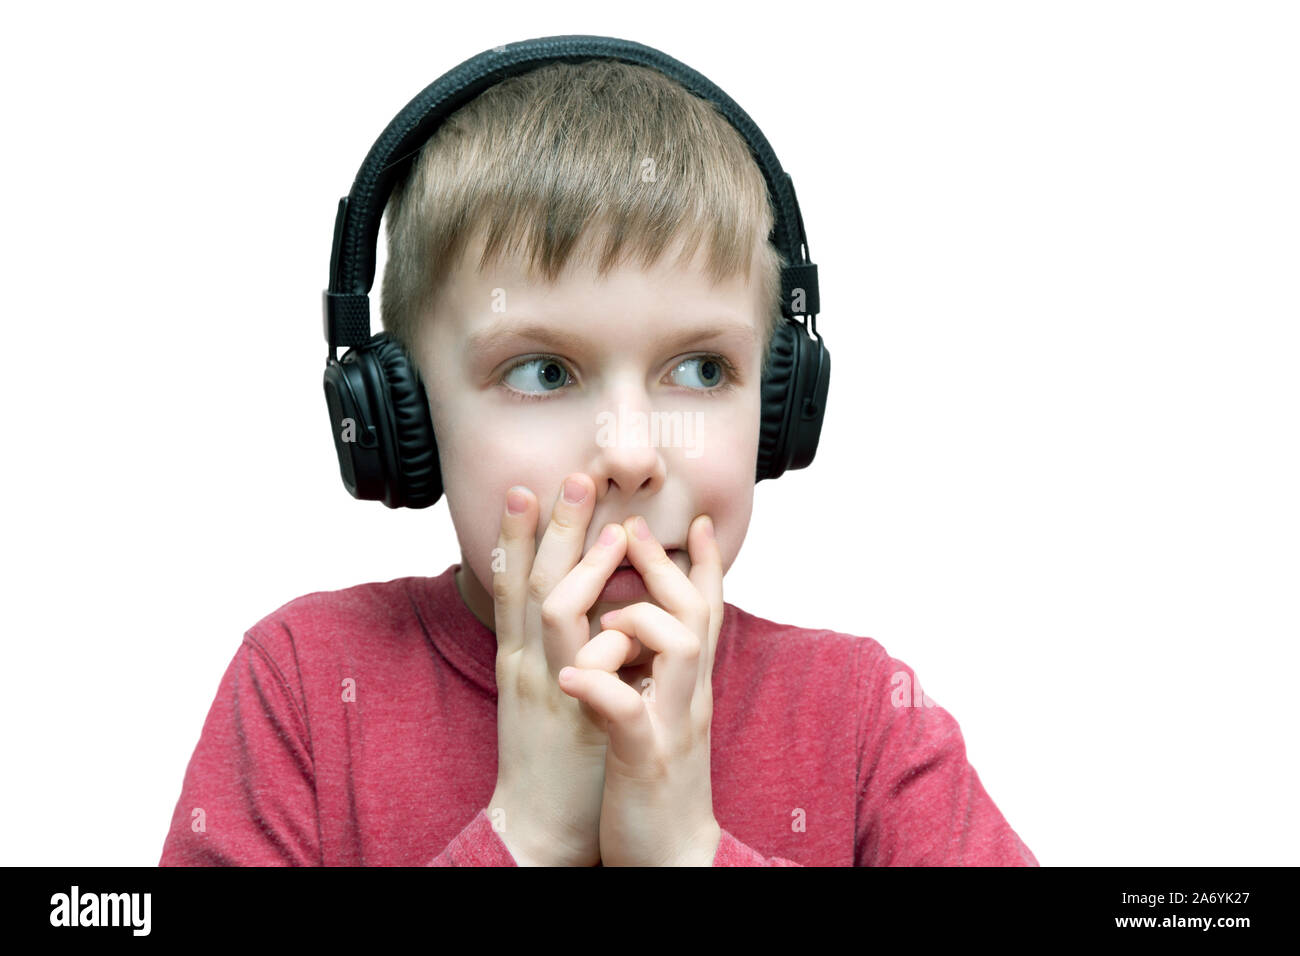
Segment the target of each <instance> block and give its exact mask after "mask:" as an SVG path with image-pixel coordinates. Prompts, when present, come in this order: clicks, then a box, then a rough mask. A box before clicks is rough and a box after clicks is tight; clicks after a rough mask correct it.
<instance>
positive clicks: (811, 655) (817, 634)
mask: <svg viewBox="0 0 1300 956" xmlns="http://www.w3.org/2000/svg"><path fill="white" fill-rule="evenodd" d="M726 614H727V618H726V628H725V633H727V634H728V635H729V636H733V637H735V638H738V639H739V640H740V641H741V642H743V643H744V645H745V650H746V651H747V652H756V653H758V654H760V655H764V656H767V657H772V658H788V657H797V658H801V659H813V660H819V659H820V660H834V661H848V662H851V663H854V664H858V663H859V662H860V663H862V664H865V665H867V666H874V665H876V664H877V663H878V662H880V661H881V660H882V659H884V660H888V659H889V655H888V654H887V653H886V652H885V649H884V647H882V646H881V645H880V644H879V643H878V642H877V641H875V640H874V639H873V638H870V637H865V636H863V635H859V634H850V633H847V632H844V631H836V630H833V629H830V628H824V627H801V626H799V625H797V624H785V623H781V622H779V621H773V620H769V619H768V618H764V617H760V616H759V615H757V614H751V613H750V612H749V611H746V610H744V609H743V608H739V607H736V606H735V605H734V604H727V605H726Z"/></svg>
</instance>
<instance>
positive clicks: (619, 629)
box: [561, 515, 723, 866]
mask: <svg viewBox="0 0 1300 956" xmlns="http://www.w3.org/2000/svg"><path fill="white" fill-rule="evenodd" d="M625 528H626V530H627V532H628V535H627V542H628V548H627V551H628V560H629V561H630V562H631V563H632V566H633V567H634V568H636V569H637V570H638V571H639V572H640V573H641V576H642V578H643V579H644V580H645V584H646V590H647V591H648V592H649V593H650V596H651V597H652V598H654V599H655V600H656V601H658V602H659V604H660V605H661V606H655V605H654V604H651V603H649V602H644V601H643V602H640V603H637V604H631V605H628V606H627V607H624V608H620V609H618V610H614V611H610V612H609V613H608V614H604V615H602V616H601V619H600V621H601V624H602V625H603V626H604V627H605V628H606V630H603V631H601V632H600V633H599V634H597V635H596V636H595V637H593V638H592V639H591V642H590V643H589V644H588V645H587V646H586V647H584V648H583V649H582V650H581V651H580V652H579V653H578V660H577V662H575V663H576V666H575V668H574V670H572V671H569V670H568V669H567V668H566V670H565V675H564V680H562V682H561V687H562V688H563V690H564V692H565V693H567V694H569V695H571V696H572V697H573V698H575V699H576V700H580V701H583V702H584V703H587V704H589V705H591V707H592V709H593V710H594V711H595V712H596V713H598V714H600V715H601V716H602V717H604V718H605V721H606V728H607V730H608V732H609V748H608V750H607V752H606V755H605V790H604V799H603V801H602V802H601V808H600V856H601V862H602V864H603V865H605V866H682V865H697V866H711V865H712V864H713V857H714V854H715V853H716V852H717V848H718V840H719V839H720V838H721V836H722V831H721V828H720V827H719V825H718V822H717V820H716V818H715V817H714V815H713V790H712V785H711V781H710V776H709V775H710V754H709V746H710V737H709V730H710V725H711V723H712V720H713V656H714V653H715V651H716V649H717V644H718V634H719V633H720V631H721V630H722V614H723V606H722V557H721V555H720V554H719V552H718V545H717V542H716V541H715V540H714V537H713V524H712V521H711V520H710V519H709V518H708V517H707V516H705V515H701V516H700V517H698V518H696V520H695V521H694V522H693V523H692V525H691V530H690V533H689V534H688V535H687V550H688V552H689V554H690V558H691V572H690V576H689V577H688V576H687V575H685V574H683V573H682V571H681V569H680V568H678V567H677V565H675V564H674V563H673V562H672V560H671V559H670V558H669V557H668V555H667V554H665V553H664V549H663V547H662V545H660V544H659V542H658V541H657V540H656V539H655V538H654V536H653V535H651V534H650V533H649V529H648V528H647V527H646V525H645V521H644V519H642V518H641V517H640V516H637V517H635V518H632V519H630V520H629V521H628V522H627V523H626V524H625ZM638 529H640V530H641V532H642V533H644V534H646V535H647V537H645V538H641V537H638V534H637V531H638ZM619 560H620V561H621V560H622V559H621V558H620V559H619ZM640 645H644V646H645V647H648V648H650V649H651V650H652V651H654V652H655V656H654V658H653V659H652V671H651V673H652V675H653V677H652V678H651V683H650V684H649V686H648V688H647V690H648V692H642V693H638V692H637V691H636V690H635V689H634V688H632V687H629V686H628V685H627V684H626V683H624V682H623V681H622V680H621V679H620V678H619V677H618V674H617V670H618V668H619V667H621V666H622V665H623V663H624V662H626V661H630V660H632V659H633V658H634V657H635V656H636V653H637V652H638V651H639V650H640ZM592 661H598V662H599V664H598V665H597V666H590V662H592ZM584 664H587V665H588V666H583V665H584ZM611 665H612V666H611Z"/></svg>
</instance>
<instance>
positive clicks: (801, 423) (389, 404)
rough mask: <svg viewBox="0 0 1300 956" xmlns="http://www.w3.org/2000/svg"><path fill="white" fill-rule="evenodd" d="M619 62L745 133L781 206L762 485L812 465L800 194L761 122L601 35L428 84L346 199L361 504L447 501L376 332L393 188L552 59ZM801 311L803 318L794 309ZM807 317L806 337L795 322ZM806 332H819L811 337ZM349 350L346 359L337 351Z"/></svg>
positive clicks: (330, 299)
mask: <svg viewBox="0 0 1300 956" xmlns="http://www.w3.org/2000/svg"><path fill="white" fill-rule="evenodd" d="M591 59H615V60H622V61H624V62H627V63H633V64H638V65H640V66H646V67H651V68H653V69H656V70H658V71H660V72H661V73H664V74H665V75H667V76H668V77H670V78H672V79H674V80H676V81H677V82H678V83H681V84H682V85H683V86H684V87H686V89H688V90H689V91H690V92H692V93H694V94H695V95H696V96H699V97H702V98H704V99H706V100H710V101H712V102H713V103H714V104H715V105H716V106H717V107H718V109H719V110H720V111H721V112H722V114H723V115H724V116H725V117H726V118H727V119H728V120H729V121H730V122H731V124H732V125H733V126H735V127H736V129H737V130H738V131H739V132H740V134H741V135H742V136H743V137H744V138H745V140H746V142H748V144H749V148H750V150H751V152H752V153H753V155H754V158H755V160H756V161H757V162H758V166H759V168H760V169H761V170H762V172H763V177H764V179H766V180H767V188H768V191H769V192H770V194H771V196H772V201H773V204H774V205H775V207H776V221H775V223H774V224H773V228H772V233H771V235H770V236H769V240H770V241H771V242H772V243H773V244H774V245H775V246H776V247H777V249H779V250H780V251H781V252H782V253H783V254H784V255H785V258H786V261H787V262H788V263H790V264H789V265H788V266H786V267H785V268H784V269H783V270H782V272H781V314H782V316H783V317H784V318H783V321H781V322H780V323H778V326H777V329H776V332H775V333H774V334H773V336H772V345H771V352H770V357H769V360H768V372H767V374H766V375H765V376H764V377H763V382H762V418H761V421H760V425H759V445H758V462H757V467H756V470H755V475H754V480H755V482H759V481H762V480H763V479H765V478H777V477H779V476H780V475H781V474H782V473H783V472H784V471H785V470H786V469H787V468H806V467H807V466H808V465H809V464H810V463H811V462H812V460H813V455H815V454H816V452H817V439H818V436H819V435H820V434H821V427H822V417H823V415H824V414H825V411H826V390H827V386H828V384H829V382H830V375H831V356H830V351H829V350H828V349H827V348H826V346H825V344H824V343H823V342H822V339H821V337H820V336H819V335H818V334H817V322H816V316H817V312H818V310H819V303H818V296H817V266H816V265H815V264H814V263H812V262H811V261H809V258H808V239H807V237H806V236H805V235H804V228H803V217H802V215H801V214H800V212H799V202H798V200H797V199H796V198H795V192H794V183H793V182H791V180H790V177H789V175H787V174H786V172H785V170H783V169H782V168H781V164H780V162H778V161H777V158H776V154H775V153H773V152H772V147H771V146H769V145H768V142H767V139H766V138H765V137H764V136H763V133H762V131H760V130H759V128H758V127H757V126H756V125H754V121H753V120H751V119H750V118H749V116H748V115H747V114H746V113H745V111H744V110H742V109H741V108H740V107H739V106H737V105H736V104H735V102H733V101H732V99H731V97H729V96H727V94H726V93H724V92H722V90H720V89H718V88H717V87H716V86H714V85H713V84H712V83H710V82H709V81H708V80H707V79H706V78H705V77H703V76H701V75H700V74H699V73H696V72H695V71H694V70H692V69H691V68H690V67H688V66H686V65H685V64H683V63H679V62H678V61H677V60H674V59H673V58H672V57H670V56H667V55H666V54H663V53H661V52H659V51H658V50H655V49H653V48H651V47H648V46H643V45H642V44H640V43H634V42H632V41H630V40H619V39H615V38H614V37H601V36H554V37H539V38H537V39H533V40H527V41H524V42H522V43H510V44H506V45H503V46H499V47H494V48H493V49H491V50H488V51H485V52H483V53H480V54H479V55H478V56H476V57H473V58H472V59H469V60H466V61H465V62H464V63H461V64H460V65H459V66H457V67H456V68H455V69H453V70H451V71H450V72H448V73H446V74H444V75H443V76H441V77H439V78H438V79H437V80H435V81H434V82H433V83H431V84H430V85H429V86H427V87H426V88H425V89H424V90H423V91H422V92H421V93H420V94H419V95H418V96H416V97H415V99H413V100H411V102H409V103H407V104H406V107H405V108H404V109H403V110H402V111H401V112H400V113H398V114H397V116H396V118H395V119H394V120H393V121H392V122H391V123H389V124H388V128H387V129H385V130H384V131H383V133H382V134H380V136H379V139H377V140H376V141H375V145H374V146H372V147H371V148H370V152H369V153H368V154H367V155H366V159H365V162H363V163H362V164H361V170H360V171H359V172H358V173H357V177H356V179H355V180H354V181H353V183H352V191H351V192H350V193H349V194H348V195H347V196H345V197H344V198H342V199H340V200H339V208H338V214H337V216H336V217H335V220H334V245H333V249H332V251H331V253H330V279H329V287H328V288H327V289H326V290H325V293H324V312H325V341H326V342H328V343H329V356H328V358H327V359H326V363H325V401H326V404H328V405H329V412H330V428H331V429H332V432H333V435H334V446H335V449H336V451H337V452H338V458H339V470H340V472H341V473H342V475H343V484H344V485H345V486H346V487H347V489H348V491H349V492H351V493H352V496H353V497H354V498H364V499H368V500H376V501H382V502H383V503H384V504H385V505H387V506H388V507H390V508H427V507H428V506H429V505H431V504H433V503H435V502H436V501H437V500H438V499H439V498H440V497H442V471H441V467H440V465H439V461H438V445H437V442H436V441H435V439H434V434H433V422H432V419H431V417H430V413H429V402H428V398H427V396H426V395H425V391H424V385H423V383H422V382H421V380H420V374H419V371H418V370H417V369H416V368H415V367H414V366H413V365H412V364H411V362H410V360H409V359H408V358H407V356H406V352H405V350H404V349H403V348H402V346H401V344H400V343H399V342H397V340H395V339H393V338H392V337H391V336H390V335H389V334H388V333H387V332H380V333H378V334H376V335H374V336H371V334H370V298H369V293H370V287H371V286H372V285H373V284H374V281H375V246H376V240H377V237H378V235H379V225H380V220H381V219H382V218H383V214H384V207H385V206H386V205H387V202H388V197H389V195H390V194H391V193H392V191H393V188H394V187H395V186H396V184H397V183H398V182H400V181H401V180H402V178H403V177H404V176H405V175H406V174H407V172H408V171H409V169H410V167H411V165H412V163H413V161H414V159H415V157H416V155H417V154H418V153H419V151H420V148H421V147H422V146H423V145H424V143H425V142H426V141H427V140H428V139H429V138H430V137H431V136H432V135H433V133H434V131H435V130H436V129H437V128H438V127H439V125H441V123H442V121H443V120H444V119H445V118H446V117H447V116H449V115H451V114H452V113H454V112H455V111H456V110H457V109H459V108H460V107H461V106H463V105H464V104H465V103H467V102H469V100H471V99H473V98H474V97H475V96H477V95H478V94H479V93H481V92H483V90H485V89H486V88H488V87H489V86H492V85H493V84H495V83H498V82H500V81H501V80H504V79H506V78H507V77H511V76H515V75H517V74H520V73H527V72H528V71H530V70H533V69H536V68H537V67H540V66H544V65H545V64H547V63H552V62H555V61H561V60H562V61H566V62H569V63H581V62H583V61H585V60H591ZM796 306H797V307H798V308H799V311H798V313H796V312H794V311H793V308H794V307H796ZM796 314H798V315H805V316H807V318H808V323H807V331H805V327H804V324H803V323H800V322H798V321H796V319H795V315H796ZM808 332H811V337H810V336H809V334H808ZM340 346H342V347H345V348H347V349H348V351H347V353H346V354H345V355H344V356H343V359H342V360H341V361H340V360H338V359H337V358H336V355H337V354H338V353H337V349H338V348H339V347H340Z"/></svg>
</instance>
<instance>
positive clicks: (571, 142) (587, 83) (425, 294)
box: [381, 59, 786, 373]
mask: <svg viewBox="0 0 1300 956" xmlns="http://www.w3.org/2000/svg"><path fill="white" fill-rule="evenodd" d="M651 164H652V165H651ZM647 170H649V171H650V175H647V174H646V173H647ZM386 215H387V221H388V260H387V263H386V265H385V267H384V277H383V286H382V294H381V314H382V318H383V324H384V328H385V329H386V330H388V332H389V333H390V334H391V335H392V336H393V337H394V338H396V339H397V340H398V342H400V343H401V344H402V346H403V347H404V348H405V349H406V350H407V353H408V355H412V356H414V353H415V341H416V336H417V333H418V331H419V328H420V322H421V318H422V316H425V315H426V314H427V313H428V311H429V310H430V307H431V306H432V304H433V300H434V296H435V295H436V294H437V291H438V289H439V288H440V286H441V284H442V282H443V281H444V280H445V278H446V277H447V274H448V273H449V271H450V270H451V269H452V267H453V265H454V264H455V263H456V262H458V261H459V259H460V256H461V255H462V253H463V252H464V250H465V248H466V245H467V243H468V241H469V239H470V237H471V236H475V235H478V234H481V235H483V236H484V238H485V243H484V249H483V254H482V257H481V260H480V262H479V263H478V266H477V268H478V269H480V270H481V269H483V268H484V267H486V266H488V265H489V264H491V263H493V262H495V261H497V260H498V259H499V257H500V255H501V254H502V253H503V252H505V251H507V250H509V249H516V248H522V253H523V257H524V261H525V262H526V263H527V265H526V268H527V269H528V270H530V271H531V272H533V273H534V274H535V273H536V271H537V269H538V268H540V270H541V272H542V274H543V275H545V277H546V278H547V280H548V281H552V282H553V281H555V279H556V278H557V277H558V276H559V274H560V272H561V271H562V270H563V269H564V267H565V265H566V263H567V262H568V261H569V259H570V258H571V257H573V256H574V255H575V254H576V250H577V249H579V248H581V247H582V243H581V242H580V240H584V239H586V238H588V237H590V236H592V235H595V234H599V233H596V232H595V230H597V229H599V230H601V231H603V234H604V235H605V243H604V247H603V252H602V254H601V256H600V258H599V262H598V263H597V271H598V274H599V275H602V276H603V275H605V274H606V273H607V272H608V270H609V269H610V268H612V267H613V266H614V265H616V264H619V263H620V262H622V261H623V260H624V259H626V258H631V257H636V258H638V259H639V261H640V263H641V265H642V267H643V268H646V267H649V266H651V265H653V264H655V263H656V262H657V261H658V260H659V259H660V257H661V256H662V255H663V254H664V253H665V252H666V250H667V249H668V248H669V247H670V245H671V244H672V243H673V242H674V241H675V240H680V241H681V242H682V244H683V245H682V251H681V254H680V256H679V262H685V261H689V258H690V257H691V256H692V255H693V254H694V253H695V250H696V248H697V247H698V245H699V243H700V242H707V246H706V252H707V267H706V268H707V271H708V273H709V275H710V277H711V279H712V280H713V281H720V280H722V279H725V278H728V277H731V276H734V275H737V274H738V273H743V274H744V276H745V278H746V280H748V279H749V277H750V269H751V266H752V267H754V268H756V269H757V270H758V281H759V282H760V283H761V288H762V294H763V302H764V303H765V309H764V313H763V315H762V316H761V317H760V322H759V328H758V332H759V334H760V336H761V341H762V346H763V348H762V353H761V354H762V362H763V368H762V372H763V373H766V371H767V359H768V348H769V344H770V342H771V337H772V335H773V333H774V331H775V329H776V327H777V324H778V323H779V322H780V321H781V269H782V267H783V266H784V265H786V259H785V257H784V256H783V255H782V254H781V252H780V251H779V250H778V249H777V248H776V247H775V246H774V245H773V244H772V243H771V242H769V241H768V236H769V234H770V233H771V231H772V224H773V220H774V207H773V204H772V200H771V197H770V196H769V194H768V190H767V183H766V181H765V180H764V178H763V174H762V171H761V170H760V169H759V167H758V163H757V162H756V161H755V159H754V158H753V156H752V154H751V153H750V150H749V146H748V144H747V143H746V142H745V139H744V137H742V136H741V134H740V133H739V132H738V131H737V130H736V129H735V127H733V126H732V125H731V123H730V122H729V121H728V120H727V119H726V117H725V116H723V115H722V114H721V113H720V112H719V111H718V110H717V108H716V107H715V106H714V105H713V104H712V103H710V102H708V101H707V100H704V99H701V98H700V97H698V96H695V95H693V94H692V93H690V92H689V91H688V90H687V89H686V88H685V87H683V86H682V85H680V84H679V83H677V82H676V81H675V80H672V79H670V78H669V77H667V76H665V75H664V74H662V73H660V72H658V71H657V70H653V69H650V68H648V67H642V66H637V65H634V64H629V63H623V62H620V61H617V60H610V59H595V60H589V61H587V62H583V63H577V64H574V63H565V62H557V63H551V64H548V65H546V66H543V67H539V68H537V69H535V70H532V71H530V72H528V73H524V74H521V75H518V76H514V77H510V78H508V79H506V80H503V81H501V82H499V83H497V84H496V85H494V86H491V87H489V88H488V89H486V90H485V91H484V92H482V93H480V94H479V95H478V96H476V97H475V98H474V99H472V100H470V101H469V102H468V103H466V104H465V105H464V106H462V107H461V108H460V109H458V110H457V111H456V112H455V113H453V114H452V115H451V116H450V117H448V118H447V120H446V121H445V122H444V123H443V124H442V125H441V126H440V127H439V128H438V130H437V131H436V132H435V134H434V135H433V136H432V137H431V138H430V139H429V141H428V142H427V143H426V144H425V145H424V147H422V149H421V152H420V155H419V156H418V157H417V158H416V159H415V161H414V163H413V168H412V169H411V170H410V173H409V175H407V176H406V177H405V179H404V180H403V181H402V182H401V183H399V184H398V186H397V187H396V188H395V189H394V191H393V193H392V195H391V196H390V197H389V201H388V205H387V208H386ZM706 233H707V235H706ZM593 247H594V246H593Z"/></svg>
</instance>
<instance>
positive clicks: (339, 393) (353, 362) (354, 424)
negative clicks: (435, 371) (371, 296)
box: [325, 332, 442, 508]
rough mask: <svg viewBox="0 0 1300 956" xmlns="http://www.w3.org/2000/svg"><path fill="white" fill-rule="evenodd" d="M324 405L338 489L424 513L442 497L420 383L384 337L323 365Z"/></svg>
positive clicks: (392, 342) (439, 471) (402, 354)
mask: <svg viewBox="0 0 1300 956" xmlns="http://www.w3.org/2000/svg"><path fill="white" fill-rule="evenodd" d="M325 401H326V404H327V405H328V406H329V412H330V428H331V430H332V432H333V435H334V446H335V450H336V451H337V452H338V459H339V472H340V474H341V475H342V478H343V486H344V487H345V488H347V490H348V492H349V493H351V495H352V496H353V497H354V498H361V499H363V500H367V501H382V502H383V503H384V504H385V505H387V506H388V507H390V508H427V507H428V506H429V505H431V504H433V503H434V502H436V501H437V500H438V499H439V498H440V497H442V469H441V464H440V462H439V460H438V446H437V443H436V441H435V440H434V435H433V421H432V419H431V417H430V415H429V403H428V398H427V396H426V395H425V391H424V384H423V383H422V382H421V381H420V375H419V373H418V372H417V371H416V370H415V369H414V367H412V365H411V363H410V361H409V360H408V359H407V357H406V352H405V350H404V349H403V348H402V347H401V345H400V344H399V343H398V342H396V341H395V340H393V339H392V338H391V337H390V336H389V335H388V333H387V332H381V333H379V334H378V335H375V336H372V337H371V338H370V340H369V341H368V342H366V343H365V344H364V345H360V346H357V347H356V348H353V349H349V350H348V352H347V353H346V354H345V355H344V356H343V358H342V360H341V361H337V362H336V361H330V362H328V363H327V364H326V366H325Z"/></svg>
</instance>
